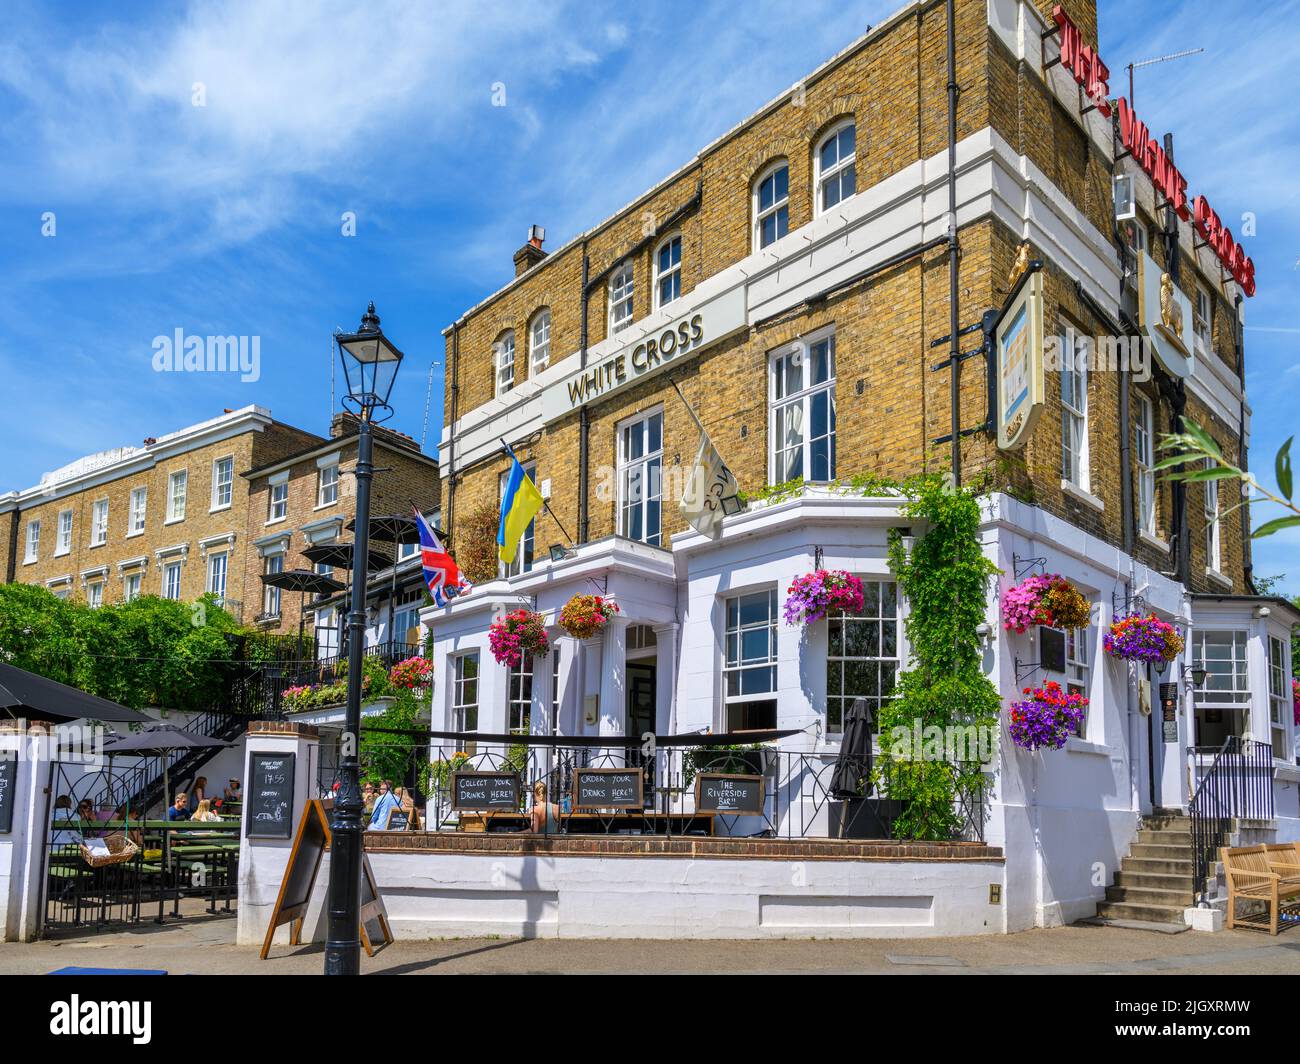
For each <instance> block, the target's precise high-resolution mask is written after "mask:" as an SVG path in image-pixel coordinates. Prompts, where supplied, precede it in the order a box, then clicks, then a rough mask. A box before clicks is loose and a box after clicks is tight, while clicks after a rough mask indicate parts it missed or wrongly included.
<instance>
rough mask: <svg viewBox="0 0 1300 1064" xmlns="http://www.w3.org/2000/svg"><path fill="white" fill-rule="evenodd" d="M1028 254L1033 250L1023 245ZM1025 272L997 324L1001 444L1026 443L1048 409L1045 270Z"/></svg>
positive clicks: (1032, 267) (1005, 447) (1033, 266)
mask: <svg viewBox="0 0 1300 1064" xmlns="http://www.w3.org/2000/svg"><path fill="white" fill-rule="evenodd" d="M1021 252H1022V255H1021V257H1022V259H1023V258H1026V257H1027V255H1028V250H1027V246H1026V247H1024V248H1022V249H1021ZM1022 269H1023V270H1024V272H1022V273H1021V274H1020V278H1019V280H1018V281H1017V282H1016V284H1015V287H1013V288H1012V290H1011V296H1010V298H1008V300H1007V302H1006V305H1005V306H1004V307H1003V308H1002V313H1001V315H1000V316H999V317H998V320H997V323H996V324H995V325H994V326H993V343H994V348H995V352H996V357H997V367H996V369H997V391H998V446H999V447H1000V448H1002V449H1003V450H1004V451H1014V450H1017V449H1019V448H1020V447H1023V446H1024V445H1025V441H1026V440H1028V439H1029V436H1030V434H1031V433H1032V432H1033V431H1034V425H1035V423H1037V421H1038V415H1039V414H1041V413H1042V411H1043V392H1044V385H1043V274H1042V270H1041V269H1040V268H1039V267H1038V265H1036V264H1027V265H1025V266H1024V267H1022Z"/></svg>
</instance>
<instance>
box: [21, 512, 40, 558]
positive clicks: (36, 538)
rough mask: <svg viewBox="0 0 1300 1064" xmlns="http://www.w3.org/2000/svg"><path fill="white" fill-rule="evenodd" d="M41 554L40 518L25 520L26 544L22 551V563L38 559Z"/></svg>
mask: <svg viewBox="0 0 1300 1064" xmlns="http://www.w3.org/2000/svg"><path fill="white" fill-rule="evenodd" d="M40 556H41V519H40V518H39V517H38V518H35V519H34V520H31V521H28V522H27V546H26V548H25V549H24V551H23V564H24V565H25V564H27V563H28V562H34V561H38V560H39V559H40Z"/></svg>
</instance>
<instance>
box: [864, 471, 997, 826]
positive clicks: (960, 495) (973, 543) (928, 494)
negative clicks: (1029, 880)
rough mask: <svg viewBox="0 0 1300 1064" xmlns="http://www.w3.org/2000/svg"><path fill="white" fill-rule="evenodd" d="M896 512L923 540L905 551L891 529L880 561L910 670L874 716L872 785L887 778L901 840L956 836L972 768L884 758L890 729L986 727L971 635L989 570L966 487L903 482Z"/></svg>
mask: <svg viewBox="0 0 1300 1064" xmlns="http://www.w3.org/2000/svg"><path fill="white" fill-rule="evenodd" d="M903 491H904V492H905V494H906V495H907V498H908V502H907V503H906V504H905V505H904V506H903V513H904V514H905V515H906V516H908V517H910V518H912V519H913V520H914V521H917V522H918V523H919V522H924V523H925V529H926V530H925V533H924V534H923V535H922V536H921V537H920V538H919V539H918V540H917V541H916V542H915V543H914V544H913V545H912V549H911V551H910V552H909V551H908V549H907V547H906V545H905V544H904V542H903V537H902V535H901V534H900V533H899V532H898V531H897V530H895V531H894V532H893V533H891V536H890V544H889V563H890V567H891V568H892V569H893V570H894V573H895V575H896V576H897V577H898V584H899V590H900V591H901V592H902V594H904V595H905V596H906V597H907V600H908V603H909V605H910V611H909V613H908V615H907V618H906V620H905V621H904V627H905V629H906V632H907V638H908V642H909V645H910V647H911V662H910V664H911V665H912V668H911V669H909V670H907V671H905V672H902V673H901V674H900V675H899V678H898V683H897V685H896V687H895V696H896V697H895V698H894V699H892V700H891V701H889V702H886V703H885V704H884V705H883V706H882V707H881V710H880V716H879V725H880V735H881V744H882V747H883V751H882V754H883V756H882V758H881V761H880V763H879V764H878V765H877V767H876V772H875V777H876V781H877V783H880V782H882V781H887V789H888V793H889V796H890V797H891V798H898V799H901V800H902V802H903V814H902V816H901V817H900V818H899V819H898V820H897V821H896V822H895V825H894V830H895V833H896V834H898V835H899V837H901V838H914V839H943V838H949V837H951V836H952V834H953V833H954V832H955V831H956V829H957V827H958V826H959V825H958V818H957V816H956V814H955V813H954V800H955V798H956V796H957V793H958V791H960V790H963V789H966V788H972V789H973V788H975V787H976V786H977V785H978V784H979V783H980V782H981V780H980V771H979V767H978V766H977V765H973V764H967V765H957V766H954V765H950V764H948V763H947V762H935V761H929V762H927V761H923V760H917V759H909V760H891V759H890V758H889V755H888V750H889V746H890V737H891V735H892V734H893V732H894V729H895V728H903V729H905V730H908V731H910V730H911V729H912V724H913V721H915V720H919V721H920V722H921V727H922V728H926V727H929V726H931V725H937V726H938V727H940V728H947V727H948V726H950V725H956V726H968V727H975V728H981V727H983V728H995V727H996V726H997V722H998V714H999V709H1000V700H999V697H998V691H997V688H996V687H995V686H994V685H993V683H992V682H991V681H990V680H989V679H988V677H986V676H985V675H984V673H983V670H982V668H981V646H980V637H979V635H978V634H977V632H976V629H977V628H978V627H979V626H980V625H981V624H983V623H984V618H985V613H986V607H987V596H988V585H989V580H990V579H991V578H992V577H993V576H994V575H995V574H996V573H997V572H998V569H997V567H996V566H995V565H994V564H993V563H992V562H990V561H989V560H988V559H987V558H985V557H984V554H983V551H982V550H981V548H980V541H979V524H980V508H979V501H978V498H977V495H976V493H975V491H974V490H972V489H969V488H967V489H957V490H954V489H953V488H952V487H951V486H950V485H949V484H948V483H947V481H946V480H945V479H944V478H942V477H939V476H934V475H926V476H921V477H916V478H913V479H911V480H909V481H907V482H905V483H904V485H903Z"/></svg>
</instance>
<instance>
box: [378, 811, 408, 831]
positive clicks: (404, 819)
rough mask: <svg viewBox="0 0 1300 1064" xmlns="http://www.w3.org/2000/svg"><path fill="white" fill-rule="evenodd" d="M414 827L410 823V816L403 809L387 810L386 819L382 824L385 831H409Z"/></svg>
mask: <svg viewBox="0 0 1300 1064" xmlns="http://www.w3.org/2000/svg"><path fill="white" fill-rule="evenodd" d="M414 826H415V825H414V824H412V823H411V814H410V813H408V812H407V811H406V810H405V809H397V808H393V809H390V810H388V819H387V820H386V821H385V822H384V830H385V831H409V830H410V829H411V828H413V827H414Z"/></svg>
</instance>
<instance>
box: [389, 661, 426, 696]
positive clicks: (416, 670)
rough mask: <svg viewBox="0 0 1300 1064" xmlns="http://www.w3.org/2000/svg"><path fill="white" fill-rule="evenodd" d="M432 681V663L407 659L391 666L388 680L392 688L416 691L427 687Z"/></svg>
mask: <svg viewBox="0 0 1300 1064" xmlns="http://www.w3.org/2000/svg"><path fill="white" fill-rule="evenodd" d="M432 679H433V662H431V661H430V660H429V659H428V658H419V657H416V658H407V659H406V660H404V661H399V662H398V663H397V664H396V665H394V666H393V670H392V672H390V673H389V674H388V680H389V682H390V683H391V684H392V685H393V686H394V687H401V688H404V689H406V690H408V691H418V690H422V689H423V688H425V687H428V686H429V683H430V681H431V680H432Z"/></svg>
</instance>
